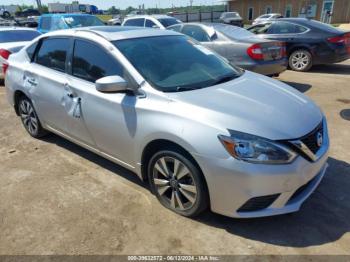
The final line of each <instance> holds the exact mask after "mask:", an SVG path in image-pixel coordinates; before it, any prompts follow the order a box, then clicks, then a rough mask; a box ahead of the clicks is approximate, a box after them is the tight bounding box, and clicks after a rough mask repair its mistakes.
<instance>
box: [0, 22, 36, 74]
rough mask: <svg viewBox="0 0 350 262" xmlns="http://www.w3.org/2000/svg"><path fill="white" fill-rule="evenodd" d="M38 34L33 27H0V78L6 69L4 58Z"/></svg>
mask: <svg viewBox="0 0 350 262" xmlns="http://www.w3.org/2000/svg"><path fill="white" fill-rule="evenodd" d="M39 35H40V33H39V32H38V31H36V30H34V29H29V28H22V27H12V26H10V27H0V79H3V78H4V75H3V71H5V70H6V67H7V65H6V60H7V59H8V58H9V56H10V55H11V54H12V53H15V52H17V51H19V50H20V49H21V48H22V47H23V46H25V45H26V44H27V43H28V42H30V41H32V40H33V39H34V38H36V37H37V36H39Z"/></svg>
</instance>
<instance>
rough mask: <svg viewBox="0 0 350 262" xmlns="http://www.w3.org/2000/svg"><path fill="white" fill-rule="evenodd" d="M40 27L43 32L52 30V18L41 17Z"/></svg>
mask: <svg viewBox="0 0 350 262" xmlns="http://www.w3.org/2000/svg"><path fill="white" fill-rule="evenodd" d="M40 23H41V25H40V27H41V29H43V30H50V28H51V18H50V17H41V18H40Z"/></svg>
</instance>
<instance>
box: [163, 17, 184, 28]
mask: <svg viewBox="0 0 350 262" xmlns="http://www.w3.org/2000/svg"><path fill="white" fill-rule="evenodd" d="M158 21H159V22H160V23H161V24H162V25H163V26H164V27H168V26H172V25H176V24H180V21H178V20H176V19H175V18H160V19H158Z"/></svg>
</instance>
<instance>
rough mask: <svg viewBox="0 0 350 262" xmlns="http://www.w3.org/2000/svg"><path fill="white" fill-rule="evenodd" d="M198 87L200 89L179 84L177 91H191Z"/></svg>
mask: <svg viewBox="0 0 350 262" xmlns="http://www.w3.org/2000/svg"><path fill="white" fill-rule="evenodd" d="M196 89H199V88H196V87H186V86H178V87H177V88H176V92H180V91H190V90H196Z"/></svg>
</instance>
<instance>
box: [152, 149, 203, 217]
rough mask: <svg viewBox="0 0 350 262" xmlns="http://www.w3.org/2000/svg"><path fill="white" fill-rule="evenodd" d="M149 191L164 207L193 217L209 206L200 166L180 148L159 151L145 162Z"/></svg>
mask: <svg viewBox="0 0 350 262" xmlns="http://www.w3.org/2000/svg"><path fill="white" fill-rule="evenodd" d="M148 178H149V182H150V186H151V189H152V192H153V193H154V194H155V195H156V196H157V198H158V200H159V202H160V203H161V204H162V205H163V206H165V207H166V208H168V209H170V210H172V211H174V212H175V213H178V214H180V215H183V216H186V217H194V216H197V215H199V214H200V213H201V212H202V211H204V210H205V209H206V208H207V207H208V205H209V203H208V202H209V197H208V190H207V188H206V184H205V181H204V178H203V176H202V173H201V171H200V170H199V168H198V167H197V166H196V165H195V164H194V163H193V162H192V161H191V160H190V159H189V157H187V156H185V154H183V153H182V152H181V151H180V150H161V151H159V152H158V153H156V154H155V155H154V156H153V157H152V158H151V160H150V162H149V165H148Z"/></svg>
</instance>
